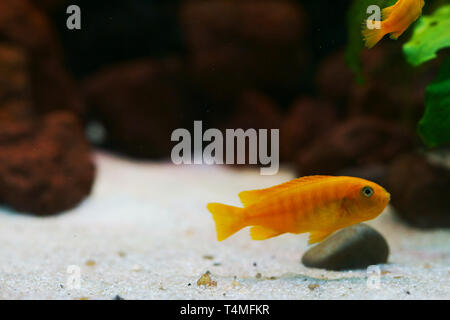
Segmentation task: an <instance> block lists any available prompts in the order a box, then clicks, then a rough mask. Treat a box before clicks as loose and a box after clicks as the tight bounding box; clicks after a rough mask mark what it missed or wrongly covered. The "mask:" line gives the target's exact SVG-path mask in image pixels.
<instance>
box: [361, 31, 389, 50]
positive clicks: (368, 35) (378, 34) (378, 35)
mask: <svg viewBox="0 0 450 320" xmlns="http://www.w3.org/2000/svg"><path fill="white" fill-rule="evenodd" d="M362 34H363V37H364V41H365V43H366V47H367V48H369V49H371V48H373V47H375V45H376V44H377V43H378V42H380V41H381V39H383V37H384V36H385V35H386V32H385V31H384V29H383V27H382V28H381V29H368V28H366V29H364V30H363V32H362Z"/></svg>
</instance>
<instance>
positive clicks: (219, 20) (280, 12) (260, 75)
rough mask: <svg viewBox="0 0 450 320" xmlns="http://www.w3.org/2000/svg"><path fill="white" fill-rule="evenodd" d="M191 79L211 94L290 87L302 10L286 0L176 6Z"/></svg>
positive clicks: (197, 1) (296, 72)
mask: <svg viewBox="0 0 450 320" xmlns="http://www.w3.org/2000/svg"><path fill="white" fill-rule="evenodd" d="M180 12H181V14H180V19H181V25H182V28H183V30H184V31H185V38H186V42H187V45H188V50H189V60H190V63H189V65H190V66H191V76H192V78H193V81H194V83H196V84H197V85H198V86H199V87H201V88H202V89H205V90H206V91H207V92H208V93H209V94H210V95H211V96H213V97H219V98H223V97H229V96H237V95H239V93H241V92H242V91H243V90H246V89H249V88H251V89H265V88H270V90H273V91H283V92H287V91H296V90H297V88H298V85H299V79H301V74H302V71H303V70H304V67H305V55H304V51H303V49H302V46H303V45H302V38H303V33H304V30H305V17H306V16H305V15H304V14H303V10H302V8H301V7H299V5H298V4H297V3H296V2H294V1H289V0H277V1H275V0H265V1H260V0H232V1H229V0H213V1H210V0H208V1H205V0H191V1H186V2H185V3H184V5H182V7H181V10H180Z"/></svg>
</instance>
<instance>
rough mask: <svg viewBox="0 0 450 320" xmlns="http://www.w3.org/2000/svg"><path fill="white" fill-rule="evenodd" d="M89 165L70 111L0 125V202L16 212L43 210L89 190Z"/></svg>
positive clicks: (69, 204) (55, 209)
mask: <svg viewBox="0 0 450 320" xmlns="http://www.w3.org/2000/svg"><path fill="white" fill-rule="evenodd" d="M94 173H95V168H94V164H93V162H92V159H91V154H90V148H89V146H88V144H87V142H86V141H85V138H84V134H83V130H82V128H81V126H80V124H79V122H78V120H77V118H76V117H74V116H73V115H72V114H70V113H67V112H57V113H52V114H49V115H47V116H45V117H44V118H43V119H42V120H26V121H20V122H9V123H6V124H4V125H3V126H1V127H0V186H1V187H0V201H1V203H3V204H4V205H7V206H9V207H12V208H13V209H15V210H18V211H25V212H28V213H34V214H38V215H49V214H55V213H59V212H61V211H64V210H68V209H71V208H73V207H74V206H76V205H77V204H78V203H79V202H80V201H81V200H83V199H84V198H85V197H86V196H87V195H89V193H90V191H91V188H92V184H93V181H94Z"/></svg>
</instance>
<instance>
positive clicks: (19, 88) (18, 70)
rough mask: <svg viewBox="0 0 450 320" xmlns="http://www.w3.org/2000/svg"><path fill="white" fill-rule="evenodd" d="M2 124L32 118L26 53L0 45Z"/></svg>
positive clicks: (0, 105) (0, 110) (0, 115)
mask: <svg viewBox="0 0 450 320" xmlns="http://www.w3.org/2000/svg"><path fill="white" fill-rule="evenodd" d="M0 73H1V75H2V77H1V78H0V123H5V122H7V121H17V120H21V119H24V118H29V117H30V116H32V114H33V112H32V108H31V106H32V101H31V84H30V79H29V75H28V64H27V59H26V56H25V53H24V51H23V50H22V49H21V48H19V47H15V46H11V45H5V44H2V45H0Z"/></svg>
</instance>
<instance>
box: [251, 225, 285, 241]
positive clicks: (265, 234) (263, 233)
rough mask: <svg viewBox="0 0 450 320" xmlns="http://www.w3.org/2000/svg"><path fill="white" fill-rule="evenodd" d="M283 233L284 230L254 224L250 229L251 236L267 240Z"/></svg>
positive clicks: (255, 238)
mask: <svg viewBox="0 0 450 320" xmlns="http://www.w3.org/2000/svg"><path fill="white" fill-rule="evenodd" d="M282 233H283V232H279V231H276V230H272V229H268V228H264V227H261V226H254V227H252V228H251V229H250V236H251V237H252V239H253V240H266V239H269V238H273V237H276V236H279V235H280V234H282Z"/></svg>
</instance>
